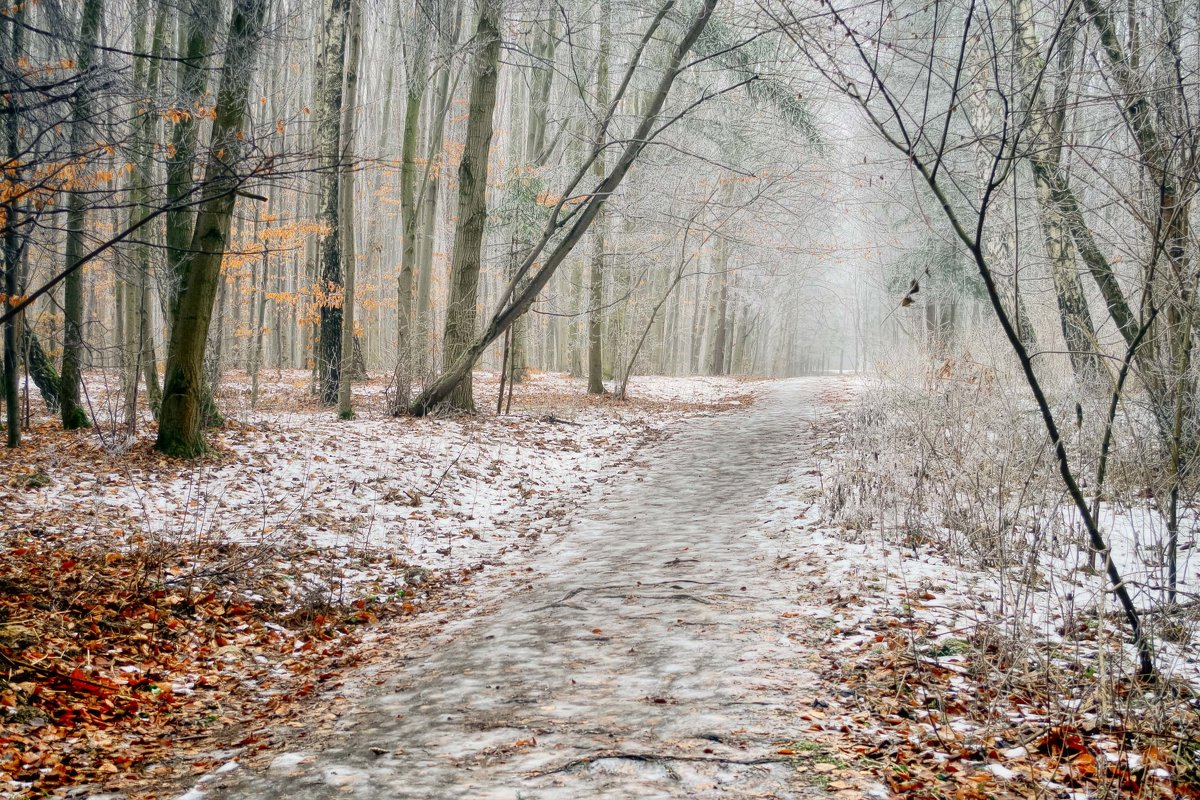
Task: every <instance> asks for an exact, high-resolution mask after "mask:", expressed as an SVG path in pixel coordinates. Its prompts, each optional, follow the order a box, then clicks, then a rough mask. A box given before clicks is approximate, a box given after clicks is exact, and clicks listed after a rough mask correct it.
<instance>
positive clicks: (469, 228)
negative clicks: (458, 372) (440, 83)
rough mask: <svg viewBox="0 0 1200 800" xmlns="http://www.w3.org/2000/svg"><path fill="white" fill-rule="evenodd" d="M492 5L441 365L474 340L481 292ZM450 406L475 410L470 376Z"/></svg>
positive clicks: (487, 9)
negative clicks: (477, 304) (480, 269)
mask: <svg viewBox="0 0 1200 800" xmlns="http://www.w3.org/2000/svg"><path fill="white" fill-rule="evenodd" d="M496 13H497V9H496V8H495V6H494V4H493V3H492V2H489V3H487V4H486V5H485V6H484V8H483V10H482V11H481V13H480V14H479V25H478V27H477V29H476V32H475V38H476V43H477V45H478V46H479V47H480V51H479V55H478V60H477V61H476V64H475V80H474V81H473V83H472V84H471V94H470V101H469V106H468V114H469V117H468V120H467V139H466V146H465V147H464V148H463V154H462V159H461V160H460V161H459V164H458V221H457V223H455V227H454V250H453V255H452V257H451V260H450V299H449V302H448V304H447V307H446V332H445V339H444V348H445V350H444V363H446V364H452V363H454V362H455V361H456V360H458V359H459V358H460V357H462V355H463V353H465V352H466V351H467V349H468V348H469V347H470V346H471V342H472V341H473V340H474V338H475V304H476V302H477V301H478V293H479V268H480V262H481V260H482V256H483V231H484V226H485V225H486V223H487V176H488V155H489V151H490V149H491V144H492V131H493V125H492V116H493V113H494V111H495V109H496V87H497V84H498V79H497V77H498V74H499V63H500V32H499V29H498V27H497V20H496V19H495V14H496ZM448 399H449V401H450V406H451V407H452V408H456V409H459V410H461V411H474V410H475V399H474V394H473V391H472V384H471V374H470V372H469V371H468V372H466V373H464V374H463V375H462V376H461V377H460V379H459V380H458V381H457V382H456V385H455V387H454V390H453V391H452V392H450V394H449V397H448Z"/></svg>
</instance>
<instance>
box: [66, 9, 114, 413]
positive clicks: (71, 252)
mask: <svg viewBox="0 0 1200 800" xmlns="http://www.w3.org/2000/svg"><path fill="white" fill-rule="evenodd" d="M103 10H104V4H103V0H84V4H83V18H82V20H81V21H80V26H79V50H78V54H77V56H76V62H75V63H76V67H77V69H78V70H79V74H80V76H81V80H80V84H79V86H78V88H77V89H76V91H75V98H74V101H73V103H72V109H71V154H72V156H73V157H74V158H83V157H84V154H85V152H86V151H87V149H88V147H89V143H88V140H89V137H90V130H89V129H90V128H91V123H92V120H91V116H92V91H91V86H90V83H91V80H92V78H91V75H90V74H89V73H90V72H91V71H92V64H93V62H94V60H95V55H96V41H97V39H98V37H99V35H100V19H101V17H102V16H103ZM85 203H86V200H85V198H84V193H83V192H81V191H72V192H70V193H69V195H68V198H67V239H66V244H65V247H64V254H65V257H66V258H65V262H66V266H71V265H72V264H74V263H75V262H76V261H79V259H80V258H81V257H82V256H83V254H84V246H83V233H84V225H85V223H86V221H87V209H86V207H85ZM65 284H66V285H65V287H64V290H63V310H64V317H65V319H64V327H63V365H62V380H61V383H60V384H59V398H58V406H59V413H60V414H61V415H62V421H63V427H64V428H65V429H67V430H74V429H75V428H87V427H89V426H90V425H91V421H90V420H89V419H88V415H87V412H86V411H84V409H83V407H82V406H81V405H80V394H79V392H80V383H81V382H82V375H81V369H82V363H83V324H84V307H83V271H82V270H78V269H77V270H72V272H71V274H70V275H68V276H67V279H66V281H65Z"/></svg>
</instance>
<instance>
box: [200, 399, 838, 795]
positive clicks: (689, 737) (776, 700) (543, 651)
mask: <svg viewBox="0 0 1200 800" xmlns="http://www.w3.org/2000/svg"><path fill="white" fill-rule="evenodd" d="M828 386H829V384H828V382H825V381H815V380H814V381H806V380H796V381H787V382H780V383H777V384H772V385H771V387H770V388H769V389H768V390H767V392H766V394H765V396H764V397H762V399H760V400H759V401H758V402H757V403H755V404H754V405H753V406H752V407H751V408H750V409H748V410H745V411H738V412H732V413H725V414H719V415H714V416H711V417H705V418H702V419H698V420H694V421H691V422H688V423H686V427H685V428H683V429H682V430H680V432H679V433H678V434H676V435H674V436H672V437H671V438H670V439H668V440H667V441H665V442H663V443H662V444H660V445H658V446H656V447H654V448H653V449H652V450H650V451H643V454H642V456H641V460H642V462H643V463H645V464H646V466H644V467H636V468H633V469H631V470H630V471H629V472H628V473H627V474H625V475H622V476H619V477H618V478H616V479H615V480H614V481H613V482H612V483H611V484H610V486H609V489H608V491H607V492H605V493H604V494H603V495H601V496H600V497H598V498H596V499H595V500H594V501H593V502H592V504H591V505H590V506H589V507H584V508H581V509H580V510H579V511H578V512H577V514H576V517H575V519H574V521H573V522H572V523H571V524H570V526H569V527H568V528H567V529H566V530H565V531H564V535H563V536H562V538H561V539H559V540H557V541H553V542H549V543H548V544H547V546H545V547H544V548H542V552H540V553H538V554H537V555H535V558H536V561H535V562H531V564H532V565H534V566H535V569H536V571H535V572H530V573H526V575H527V576H528V577H527V578H523V579H521V580H520V581H519V582H515V583H514V582H511V581H513V580H515V579H505V580H508V581H510V582H509V583H507V585H504V586H502V587H499V588H496V587H493V589H494V594H493V597H494V598H496V599H495V600H494V602H491V603H490V604H488V606H487V607H486V608H484V609H482V610H481V611H480V613H477V614H473V615H471V616H469V617H467V618H465V619H463V620H460V621H459V622H458V623H456V624H454V625H452V626H448V628H447V629H446V631H445V632H444V634H443V635H441V636H438V637H436V638H435V639H431V640H430V641H428V642H427V643H426V645H425V646H424V647H423V649H424V650H427V652H425V653H409V654H407V655H408V657H407V658H405V659H404V660H403V663H398V664H397V665H396V666H395V668H394V670H392V671H390V673H389V675H388V680H387V681H386V682H385V683H384V684H383V685H381V686H378V687H376V689H375V690H374V691H373V692H371V693H369V694H367V695H365V696H364V697H362V698H359V699H358V700H356V701H355V702H354V703H352V704H351V708H350V710H349V711H348V712H347V713H346V714H345V715H344V716H343V717H342V719H341V720H340V722H339V725H338V732H337V733H336V734H335V735H334V737H333V739H332V741H329V742H328V743H327V746H325V747H324V748H323V749H322V750H321V752H319V753H318V752H308V753H289V754H285V755H282V756H278V757H276V758H275V760H274V761H273V762H272V763H271V765H270V766H269V767H266V768H263V769H261V770H257V771H256V770H252V769H237V770H233V771H230V772H228V773H225V774H222V775H220V776H218V777H216V778H215V779H211V780H209V781H208V782H207V783H205V784H203V785H202V787H200V789H203V792H201V791H200V790H199V789H198V790H193V791H192V792H191V793H189V796H190V797H191V798H198V797H205V798H289V799H290V800H301V799H302V798H327V797H347V796H349V797H371V798H376V797H387V798H438V799H439V800H450V799H451V798H472V800H483V799H485V798H489V799H490V798H505V800H515V798H543V799H544V800H549V799H550V798H584V797H586V798H676V797H721V798H751V797H775V798H798V797H812V796H819V795H820V794H821V793H820V792H819V791H818V790H817V789H815V788H813V786H812V785H811V784H809V783H807V782H806V781H805V779H804V776H803V775H799V774H797V773H796V772H795V771H794V770H793V769H792V766H791V765H790V764H789V763H788V758H787V756H786V755H779V754H778V752H777V751H778V750H780V749H786V748H787V747H788V744H789V743H791V742H794V741H796V740H797V739H802V738H803V731H804V730H805V728H806V727H807V725H808V723H806V722H804V721H802V720H800V719H799V716H798V715H799V714H800V713H802V711H803V710H804V706H803V701H802V698H803V697H805V696H809V697H811V695H810V694H809V692H808V691H806V689H807V690H809V691H811V690H812V689H813V687H814V679H813V678H812V676H811V675H810V674H809V673H808V672H807V671H806V670H805V668H804V666H803V664H802V662H803V660H804V658H805V657H806V655H807V654H806V653H805V652H804V647H803V645H802V642H801V639H802V638H803V632H804V625H805V622H804V620H803V619H802V618H801V619H797V618H795V614H794V613H792V614H790V615H789V616H788V617H785V616H784V614H785V612H789V611H790V612H795V611H796V609H797V606H796V598H795V596H794V594H795V589H794V588H793V587H792V584H790V583H789V582H788V581H787V579H786V574H781V573H780V572H779V571H778V570H777V569H776V568H775V563H776V560H777V558H778V557H779V556H780V555H781V554H782V547H781V544H779V543H778V542H777V541H775V540H774V539H773V538H772V537H773V534H775V533H777V532H776V531H773V530H772V527H773V526H772V525H771V524H768V523H766V522H765V520H767V519H768V515H767V514H766V513H765V510H766V509H767V508H768V507H769V506H770V504H771V493H772V490H773V489H774V488H775V487H776V486H777V485H778V484H779V483H780V481H782V480H783V479H784V478H785V477H786V476H788V475H789V473H791V472H792V471H793V470H795V469H796V468H797V467H798V466H802V465H803V464H804V463H805V462H806V460H807V459H808V458H809V457H810V454H809V452H808V450H807V447H808V445H807V444H806V441H807V440H808V438H809V437H808V436H807V435H806V434H807V429H808V427H809V426H808V423H809V422H810V421H811V420H812V419H814V418H815V417H816V416H817V415H819V414H820V413H821V411H822V409H821V404H820V402H819V401H818V399H817V398H818V394H819V392H820V391H821V390H822V389H823V388H827V387H828ZM801 472H803V470H801ZM543 541H545V540H543ZM398 661H399V659H398Z"/></svg>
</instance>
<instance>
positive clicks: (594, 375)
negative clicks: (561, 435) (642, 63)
mask: <svg viewBox="0 0 1200 800" xmlns="http://www.w3.org/2000/svg"><path fill="white" fill-rule="evenodd" d="M597 10H598V12H599V14H600V42H599V54H598V55H597V57H596V105H597V107H598V108H600V109H602V111H601V116H600V119H601V120H602V121H603V120H605V118H604V116H603V110H604V109H607V108H608V104H609V97H608V55H609V53H608V51H609V48H610V46H611V45H610V42H609V39H610V36H609V24H608V23H609V20H608V17H609V6H608V2H607V0H601V2H600V4H599V6H597ZM607 142H608V131H607V125H605V124H604V123H603V122H602V123H601V125H600V129H599V130H598V131H596V147H598V148H599V149H600V153H599V155H598V156H597V157H596V162H595V164H593V165H592V172H593V174H594V175H595V176H596V178H597V179H603V177H604V153H605V150H604V148H605V145H606V144H607ZM607 216H608V215H607V214H606V213H605V209H604V207H601V208H600V211H599V212H598V213H597V214H596V221H595V223H594V232H593V234H592V236H593V247H592V262H591V270H590V272H589V275H588V318H587V342H588V359H587V362H588V388H587V391H588V394H604V353H603V347H602V341H603V334H604V331H603V323H604V248H605V234H606V233H607V231H606V230H605V227H606V225H605V223H606V222H607V220H606V217H607Z"/></svg>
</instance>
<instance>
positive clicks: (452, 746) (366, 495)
mask: <svg viewBox="0 0 1200 800" xmlns="http://www.w3.org/2000/svg"><path fill="white" fill-rule="evenodd" d="M294 382H296V383H298V384H300V386H301V387H302V386H303V383H304V380H303V376H302V375H297V376H295V381H294ZM481 383H482V385H483V386H485V387H487V388H486V389H485V390H484V391H482V392H481V393H480V394H481V396H483V395H484V394H488V393H490V394H492V395H493V396H494V388H495V387H494V386H493V385H489V384H488V382H487V380H486V379H485V380H484V381H481ZM859 387H860V384H859V382H858V381H857V380H856V379H854V378H849V377H846V378H841V377H829V378H820V379H799V380H792V381H771V382H752V383H744V382H737V381H732V380H708V379H679V380H675V379H654V380H651V381H647V382H644V383H642V384H640V385H639V384H635V385H634V387H633V394H634V396H635V397H638V398H640V399H637V400H634V401H631V402H630V403H616V402H614V401H612V400H609V399H591V400H589V399H587V398H585V397H581V396H580V392H581V387H580V386H579V385H578V384H575V383H572V382H569V381H567V380H565V379H563V378H560V377H557V376H538V377H537V378H536V379H535V380H534V381H532V382H531V383H530V384H529V385H527V386H523V387H521V388H520V389H519V390H518V397H517V400H516V401H515V403H514V407H515V409H516V412H515V413H514V415H513V416H511V417H508V418H501V419H497V418H496V417H494V416H492V415H490V414H485V415H481V416H479V417H476V418H470V419H440V420H426V421H416V420H390V419H385V418H383V416H382V414H379V413H376V414H375V415H374V416H373V415H372V412H371V408H374V406H371V405H370V404H369V403H367V404H364V405H365V406H366V409H365V411H364V413H363V415H362V418H361V419H359V420H357V421H354V422H352V423H345V422H341V421H338V420H336V419H333V418H332V415H330V414H329V413H328V412H319V411H317V410H316V409H306V410H303V411H294V410H290V409H294V408H295V404H296V400H297V394H302V393H303V392H302V389H301V388H297V387H291V388H289V385H288V383H287V381H284V382H282V383H276V384H273V388H272V389H271V390H270V391H268V392H266V393H265V394H264V398H263V402H262V403H260V405H259V407H258V409H257V410H255V411H250V410H249V409H247V408H245V407H244V404H243V405H242V407H240V408H239V402H240V401H239V400H238V398H239V397H244V395H245V391H246V386H245V385H244V383H242V382H239V381H236V380H228V381H226V385H225V393H226V394H225V398H224V399H225V404H226V405H228V406H231V407H233V408H234V409H235V410H234V414H233V417H234V418H235V419H237V420H238V422H236V423H230V424H229V425H228V426H227V427H226V428H225V429H224V430H223V431H222V432H221V433H220V434H219V436H218V437H217V441H218V443H219V446H218V448H217V449H216V451H215V452H214V453H213V455H212V456H211V457H210V458H209V459H208V460H207V461H206V463H205V465H204V466H203V467H202V468H201V469H200V470H198V471H197V470H188V469H184V468H182V467H180V466H179V465H176V464H173V463H171V462H163V461H160V460H159V459H157V458H156V457H155V456H153V455H152V453H151V451H150V450H149V448H148V442H146V441H139V442H136V443H133V445H132V447H131V448H130V449H129V450H128V452H126V453H124V454H123V455H118V454H113V453H110V452H109V451H106V450H104V449H103V448H100V447H97V445H96V444H95V443H94V441H90V440H86V441H85V439H84V437H79V436H75V437H70V436H66V435H64V434H58V433H51V432H50V426H47V427H46V429H45V430H37V431H35V439H34V443H35V446H34V447H33V448H32V449H31V450H30V451H26V452H24V453H23V459H22V461H21V462H20V463H19V464H14V463H8V464H4V465H3V466H4V469H5V473H4V474H5V475H6V476H8V481H7V485H6V487H5V488H4V489H2V490H0V502H3V503H4V504H5V508H6V510H7V509H12V510H11V511H9V512H8V514H7V516H8V517H9V519H8V520H6V522H5V523H4V524H5V526H6V529H7V533H5V534H3V536H4V538H3V540H2V541H3V545H4V547H5V549H6V550H7V551H8V553H9V555H10V557H9V559H8V560H7V563H6V564H5V566H2V567H0V581H3V582H4V586H5V588H6V589H8V590H11V589H13V588H14V587H17V588H19V589H21V590H22V591H23V592H24V594H23V595H22V594H20V593H16V595H15V596H17V597H24V598H26V599H25V600H24V601H18V602H24V605H23V606H21V607H20V608H15V607H11V605H12V602H13V601H11V600H6V601H5V602H6V603H9V604H10V607H9V608H7V609H0V658H2V659H4V660H5V661H6V662H7V665H6V667H7V668H8V670H9V674H10V675H16V680H15V681H10V682H9V684H8V686H7V687H5V686H4V685H3V684H0V712H3V713H7V714H8V716H7V719H6V720H5V721H4V723H3V725H4V727H3V729H2V732H0V773H6V774H3V775H0V777H4V778H6V779H9V780H14V781H24V782H25V783H24V784H18V783H13V784H11V785H12V789H13V792H12V793H13V794H14V795H21V794H26V793H27V794H34V793H36V792H38V791H43V790H44V791H53V790H54V789H55V787H60V788H59V790H58V793H63V792H66V793H69V794H71V795H72V796H80V797H87V796H91V797H97V798H98V797H104V796H109V797H123V796H129V797H182V798H187V800H221V799H222V798H272V797H279V798H284V797H287V798H295V799H296V800H302V798H323V797H332V796H352V797H364V798H370V797H396V798H404V797H413V798H418V797H419V798H447V800H449V799H450V798H457V797H462V798H517V797H523V798H545V800H551V798H577V797H596V798H632V797H638V798H659V797H662V798H673V797H722V798H754V797H774V798H799V797H814V796H836V797H840V798H844V800H851V798H862V797H887V796H905V797H913V798H917V797H920V798H925V797H936V798H942V797H944V798H956V799H957V798H962V799H964V800H971V799H972V798H984V797H1061V798H1067V799H1068V800H1083V798H1085V797H1107V796H1132V795H1136V796H1141V797H1174V796H1196V795H1195V793H1194V791H1193V787H1194V786H1196V784H1197V780H1196V776H1195V775H1194V774H1192V775H1189V774H1187V767H1186V765H1181V762H1180V759H1179V758H1178V757H1177V756H1178V752H1182V751H1184V750H1186V749H1187V748H1186V747H1183V748H1176V751H1177V752H1175V753H1172V752H1170V749H1171V745H1170V744H1169V740H1168V741H1164V740H1163V739H1161V738H1160V739H1155V738H1154V737H1152V736H1147V735H1144V732H1140V731H1138V730H1137V729H1136V728H1137V717H1136V714H1135V715H1133V716H1131V717H1129V718H1127V720H1126V722H1125V723H1115V722H1114V721H1113V720H1114V719H1115V718H1116V717H1117V716H1119V715H1114V714H1113V713H1112V710H1111V708H1110V709H1104V708H1098V707H1095V706H1094V705H1093V702H1094V700H1093V698H1094V697H1095V695H1094V693H1090V694H1080V693H1077V692H1076V688H1077V687H1078V686H1082V685H1083V683H1085V682H1087V681H1092V682H1093V683H1094V678H1092V677H1091V675H1090V674H1084V673H1082V672H1076V673H1072V672H1070V669H1068V668H1067V667H1063V668H1062V669H1061V670H1060V669H1059V668H1058V667H1054V668H1053V669H1052V668H1051V667H1050V666H1049V663H1048V665H1047V667H1046V669H1045V670H1044V671H1043V672H1041V673H1038V674H1028V673H1026V672H1024V671H1022V670H1020V669H1016V668H1014V667H1012V666H1009V667H1005V666H1004V665H1005V664H1006V663H1009V664H1012V663H1016V662H1015V660H1013V658H1014V657H1013V656H1012V655H1011V653H1012V651H1011V650H1010V649H1008V647H1009V646H1008V645H1007V644H1006V643H1005V641H1004V638H1003V636H1002V632H1001V631H1000V630H999V627H1000V623H1001V622H1002V620H1003V614H1004V613H1005V612H1004V609H1002V608H998V604H1000V605H1002V603H1003V599H1002V598H1003V593H1002V592H998V591H997V584H996V576H995V574H994V573H993V574H984V573H983V572H979V571H972V570H969V569H964V568H963V567H962V566H961V564H957V563H954V562H952V561H951V560H949V559H947V558H945V557H944V554H943V553H940V552H939V549H938V548H937V547H936V545H935V544H934V543H933V542H932V541H931V540H921V541H917V540H914V541H912V542H908V543H904V544H902V546H892V545H889V544H887V543H881V542H879V541H877V540H876V539H875V538H874V537H873V536H872V535H870V533H869V532H866V533H864V532H856V531H852V530H844V529H839V528H836V527H833V526H831V525H830V523H829V521H828V518H827V509H826V508H825V506H826V505H827V504H828V500H829V495H830V487H831V477H832V476H833V475H834V473H835V472H836V471H837V469H838V468H839V467H838V464H839V458H840V455H841V454H840V451H839V448H840V447H841V442H840V435H841V431H842V428H843V426H844V423H845V418H846V412H847V410H848V408H849V404H850V403H851V402H852V401H853V399H854V397H855V395H856V393H857V392H858V390H859ZM376 389H377V390H381V387H376ZM273 397H274V398H275V400H272V398H273ZM376 405H381V403H377V404H376ZM41 437H44V439H42V438H41ZM93 439H94V437H93ZM84 456H86V458H84ZM88 459H91V460H90V461H89V460H88ZM81 463H82V464H90V465H92V466H90V467H80V466H79V464H81ZM45 481H49V483H48V484H47V483H45ZM130 485H132V486H134V487H136V491H135V490H134V489H131V488H130ZM134 499H136V501H137V502H136V503H134V502H133V501H134ZM105 537H107V538H105ZM11 595H13V593H12V592H11V591H9V592H8V593H7V594H6V597H8V596H11ZM51 598H53V599H51ZM97 598H100V599H101V602H97ZM998 598H999V599H998ZM1096 635H1097V634H1096V633H1095V632H1093V634H1092V636H1091V639H1092V642H1091V643H1090V644H1089V643H1087V642H1084V641H1082V640H1081V639H1079V638H1078V637H1077V638H1076V639H1075V640H1074V641H1075V643H1074V644H1072V645H1070V646H1071V648H1073V652H1075V654H1076V655H1077V656H1079V655H1080V654H1083V655H1082V656H1081V657H1080V660H1082V661H1083V662H1085V663H1086V662H1087V661H1088V659H1089V658H1094V652H1095V651H1094V644H1095V639H1096ZM1084 638H1086V637H1084ZM1060 641H1061V639H1060ZM1056 647H1057V649H1056V651H1055V652H1057V653H1060V655H1061V651H1062V650H1063V649H1064V646H1063V645H1058V646H1056ZM1089 648H1092V649H1089ZM1119 649H1120V648H1119V645H1118V646H1117V650H1118V651H1119ZM1056 659H1057V660H1056V661H1055V662H1054V663H1056V664H1058V663H1060V662H1062V663H1065V661H1064V659H1062V658H1059V657H1057V656H1056ZM1072 663H1074V662H1072ZM998 668H999V669H1000V670H1002V678H1001V679H1000V680H998V679H997V675H998V672H997V669H998ZM1122 692H1123V693H1124V694H1122ZM1138 694H1139V691H1138V690H1137V688H1136V687H1135V686H1132V685H1130V684H1128V683H1124V684H1122V683H1120V682H1114V684H1113V693H1111V694H1109V695H1108V696H1107V697H1108V699H1107V700H1105V701H1104V702H1107V703H1109V704H1117V705H1120V704H1121V703H1123V702H1130V698H1135V697H1136V696H1138ZM1081 697H1082V698H1087V699H1086V700H1080V699H1078V698H1081ZM1185 697H1186V695H1185ZM1130 705H1131V707H1132V705H1133V704H1132V703H1130ZM1189 708H1190V706H1189V705H1188V703H1183V704H1182V705H1181V706H1176V707H1173V708H1172V709H1170V710H1163V709H1162V708H1160V709H1159V711H1158V712H1156V713H1158V714H1159V715H1160V716H1161V715H1163V714H1168V713H1170V714H1176V715H1178V716H1179V719H1178V720H1166V721H1164V720H1163V719H1161V718H1160V719H1155V720H1153V728H1154V730H1156V731H1167V732H1170V731H1176V732H1177V733H1178V732H1179V731H1184V732H1185V733H1184V734H1183V735H1182V736H1180V735H1177V737H1176V738H1177V740H1178V741H1179V742H1183V743H1184V744H1186V742H1187V740H1188V735H1187V734H1186V731H1188V730H1194V728H1189V727H1187V726H1189V725H1193V724H1194V722H1195V713H1194V709H1192V710H1189ZM1146 722H1147V726H1148V727H1149V726H1150V723H1151V720H1149V718H1148V717H1147V719H1146ZM70 787H73V788H70ZM102 792H107V793H109V794H107V795H105V794H103V793H102ZM0 794H3V789H0Z"/></svg>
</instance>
